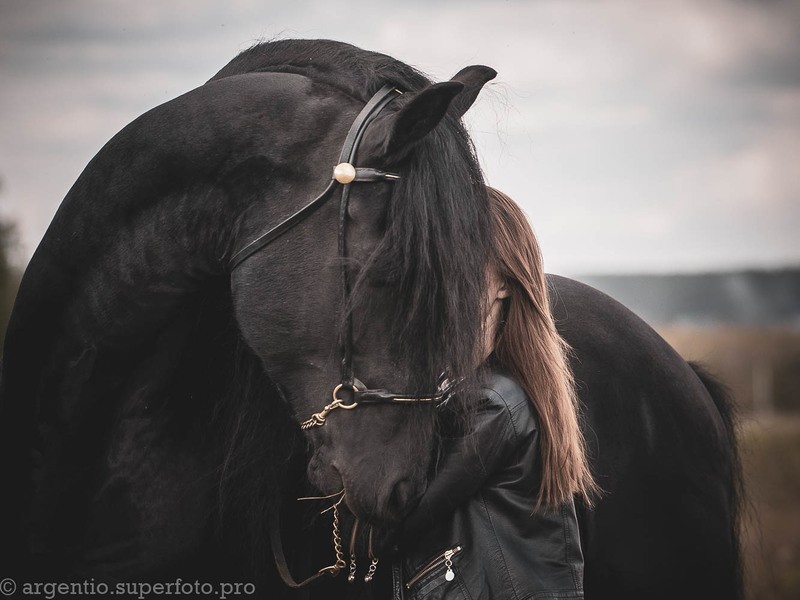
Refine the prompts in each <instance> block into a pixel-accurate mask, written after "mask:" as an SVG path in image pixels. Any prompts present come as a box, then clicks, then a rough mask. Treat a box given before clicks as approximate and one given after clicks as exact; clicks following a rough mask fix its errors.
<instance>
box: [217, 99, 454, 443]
mask: <svg viewBox="0 0 800 600" xmlns="http://www.w3.org/2000/svg"><path fill="white" fill-rule="evenodd" d="M401 94H402V92H401V91H400V90H398V89H396V88H394V87H393V86H391V85H385V86H383V87H382V88H381V89H380V90H379V91H378V92H377V93H376V94H375V95H374V96H373V97H372V98H371V99H370V101H369V102H367V104H366V105H365V106H364V108H363V109H362V110H361V112H360V113H359V114H358V116H357V117H356V119H355V121H353V124H352V125H351V126H350V130H349V131H348V133H347V137H346V138H345V140H344V144H343V145H342V151H341V153H340V154H339V163H338V164H337V165H336V166H335V167H334V168H333V175H332V177H331V181H330V183H329V184H328V186H327V187H326V188H325V189H324V190H323V191H322V193H321V194H320V195H319V196H317V197H316V198H314V199H313V200H312V201H311V202H309V203H308V204H306V205H305V206H303V207H302V208H301V209H300V210H298V211H297V212H296V213H294V214H293V215H291V216H290V217H288V218H286V219H285V220H283V221H281V222H280V223H278V224H277V225H275V226H274V227H273V228H272V229H269V230H268V231H266V232H265V233H263V234H261V235H260V236H258V237H257V238H256V239H254V240H253V241H252V242H250V243H249V244H247V245H246V246H245V247H244V248H241V249H240V250H238V251H237V252H236V253H235V254H234V255H233V257H231V259H230V261H229V263H228V268H229V270H230V271H231V272H233V270H234V269H236V268H237V267H238V266H239V265H241V264H242V262H244V260H245V259H247V258H249V257H250V256H252V255H253V254H255V253H256V252H258V251H259V250H262V249H263V248H265V247H266V246H267V245H268V244H270V243H271V242H273V241H275V240H276V239H277V238H279V237H280V236H281V235H283V234H284V233H286V232H287V231H289V230H290V229H292V228H293V227H295V226H296V225H298V224H299V223H300V222H302V221H303V220H305V219H306V218H307V217H308V216H310V215H311V214H313V213H314V212H315V211H316V210H317V209H318V208H319V207H321V206H322V205H323V204H325V203H326V201H327V200H328V199H329V198H330V197H331V196H332V195H333V194H332V192H333V190H334V188H335V187H336V185H337V184H340V185H341V186H342V195H341V199H340V200H339V244H338V246H339V258H340V261H339V263H340V265H341V277H342V291H343V298H344V300H343V302H344V305H346V303H347V300H348V298H349V296H350V278H349V275H348V270H347V261H346V260H345V259H346V258H347V235H346V234H347V207H348V203H349V200H350V185H351V184H352V183H358V182H379V181H392V182H393V181H397V180H398V179H400V176H399V175H398V174H397V173H389V172H386V171H381V170H379V169H371V168H363V167H355V166H353V162H354V161H355V157H356V153H357V152H358V145H359V143H360V142H361V138H362V136H363V135H364V131H365V130H366V129H367V126H368V125H369V124H370V123H372V122H373V121H374V120H375V118H376V117H377V116H378V115H379V114H380V112H381V111H382V110H383V109H384V108H385V107H386V106H387V105H388V104H389V103H390V102H391V101H392V100H394V99H395V98H397V97H398V96H400V95H401ZM344 318H345V333H344V336H342V338H341V339H340V341H339V351H340V354H341V356H342V363H341V373H342V380H341V383H339V384H338V385H337V386H336V387H335V388H334V390H333V394H332V396H333V400H332V402H331V403H330V404H328V405H326V406H325V407H324V408H323V409H322V410H321V411H320V412H318V413H315V414H314V415H312V416H311V418H310V419H308V420H306V421H304V422H303V423H302V424H301V427H302V429H312V428H314V427H322V426H323V425H324V424H325V419H326V417H327V416H328V414H329V413H330V412H331V411H332V410H334V409H337V408H342V409H345V410H352V409H354V408H357V407H359V406H362V405H367V404H389V403H393V404H409V403H411V404H419V403H431V404H433V405H434V406H441V405H443V404H444V403H445V402H447V400H448V399H449V398H450V396H451V394H452V392H453V388H454V385H453V384H452V383H451V382H449V381H448V380H447V379H442V380H441V381H440V384H439V386H438V388H437V390H436V391H435V392H434V393H432V394H428V395H409V394H395V393H392V392H388V391H386V390H381V389H366V386H364V384H362V383H361V382H360V381H358V380H357V379H356V378H355V377H354V375H353V359H352V357H353V320H352V316H351V314H350V312H349V311H347V312H346V314H345V317H344ZM343 391H346V392H349V396H350V398H348V399H344V398H340V397H339V393H340V392H343Z"/></svg>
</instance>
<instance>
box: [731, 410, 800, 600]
mask: <svg viewBox="0 0 800 600" xmlns="http://www.w3.org/2000/svg"><path fill="white" fill-rule="evenodd" d="M740 441H741V450H742V463H743V467H744V477H745V487H746V490H747V500H748V502H747V508H746V511H745V518H744V535H743V551H744V559H745V578H746V582H747V589H748V594H747V597H748V598H749V599H750V600H766V599H773V600H790V599H791V600H797V599H798V598H800V416H798V415H794V416H787V415H784V416H772V417H767V418H761V419H758V420H755V419H745V420H743V422H742V426H741V429H740Z"/></svg>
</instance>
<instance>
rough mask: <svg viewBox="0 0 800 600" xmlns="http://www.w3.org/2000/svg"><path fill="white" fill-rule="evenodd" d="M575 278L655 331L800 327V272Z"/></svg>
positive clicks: (741, 272) (777, 271)
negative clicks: (700, 327) (674, 326)
mask: <svg viewBox="0 0 800 600" xmlns="http://www.w3.org/2000/svg"><path fill="white" fill-rule="evenodd" d="M573 278H574V279H577V280H578V281H582V282H584V283H586V284H588V285H591V286H592V287H595V288H597V289H599V290H601V291H603V292H605V293H606V294H608V295H609V296H612V297H613V298H615V299H616V300H618V301H619V302H621V303H622V304H624V305H625V306H627V307H628V308H630V309H631V310H632V311H633V312H635V313H636V314H638V315H639V316H640V317H642V318H643V319H644V320H645V321H647V322H648V323H650V324H651V325H672V324H694V325H717V324H731V325H745V326H747V325H753V326H755V325H760V326H763V325H784V326H786V325H789V326H795V327H800V267H798V268H792V269H782V270H775V271H738V272H724V273H704V274H692V275H587V276H577V277H573Z"/></svg>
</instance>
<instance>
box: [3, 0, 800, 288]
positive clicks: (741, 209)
mask: <svg viewBox="0 0 800 600" xmlns="http://www.w3.org/2000/svg"><path fill="white" fill-rule="evenodd" d="M276 38H329V39H336V40H341V41H345V42H349V43H352V44H355V45H357V46H361V47H363V48H366V49H369V50H375V51H379V52H384V53H386V54H389V55H391V56H394V57H395V58H398V59H400V60H402V61H404V62H406V63H409V64H411V65H413V66H415V67H417V68H418V69H420V70H421V71H423V72H425V73H427V74H428V75H429V76H431V77H432V78H433V79H434V80H437V81H438V80H444V79H448V78H449V77H451V76H452V75H453V74H455V73H456V72H457V71H459V70H460V69H461V68H462V67H464V66H466V65H469V64H486V65H489V66H491V67H493V68H495V69H496V70H497V71H498V73H499V75H498V77H497V79H496V80H495V81H494V82H492V83H491V84H490V85H489V86H487V88H486V89H485V91H484V92H482V94H481V96H480V97H479V99H478V102H477V103H476V105H475V106H474V107H473V108H472V109H471V111H470V112H469V113H468V114H467V117H466V121H467V125H468V127H469V129H470V132H471V134H472V136H473V139H474V141H475V144H476V148H477V151H478V155H479V157H480V159H481V163H482V166H483V169H484V172H485V174H486V178H487V181H488V182H489V183H490V184H491V185H494V186H495V187H498V188H500V189H502V190H503V191H505V192H507V193H508V194H510V195H511V196H512V197H513V198H515V199H516V200H517V201H518V202H519V203H520V204H521V205H522V207H523V208H524V209H525V211H526V213H527V214H528V216H529V218H530V220H531V223H532V225H533V227H534V229H535V231H536V233H537V235H538V237H539V240H540V242H541V244H542V247H543V252H544V256H545V266H546V268H547V270H548V271H550V272H553V273H560V274H564V275H579V274H600V273H627V272H698V271H711V270H732V269H740V268H780V267H785V266H797V265H800V0H791V1H789V0H764V1H755V0H753V1H743V0H742V1H735V0H704V1H697V0H669V1H658V0H650V1H640V2H634V1H631V0H603V1H599V0H534V1H521V0H518V1H513V0H509V1H498V0H440V1H435V0H427V1H424V2H423V1H420V0H404V1H403V2H386V1H382V0H371V1H363V2H362V1H358V2H356V1H349V0H341V1H340V2H322V1H319V0H294V1H289V0H283V1H281V2H272V1H268V0H260V1H259V0H225V1H210V0H170V1H169V2H163V1H161V0H157V1H153V0H137V1H134V2H131V1H130V0H125V1H116V0H0V216H2V217H3V218H5V219H6V220H11V221H14V222H15V223H16V224H17V230H18V237H19V249H18V252H17V254H18V262H20V264H23V265H24V264H25V263H26V262H27V260H28V259H29V257H30V255H31V254H32V252H33V251H34V249H35V248H36V246H37V244H38V243H39V241H40V240H41V238H42V235H43V234H44V232H45V230H46V228H47V226H48V224H49V222H50V220H51V219H52V217H53V215H54V213H55V211H56V209H57V208H58V205H59V203H60V202H61V200H62V198H63V197H64V195H65V194H66V193H67V191H68V190H69V188H70V186H71V185H72V184H73V183H74V181H75V180H76V179H77V177H78V175H79V174H80V172H81V171H82V170H83V168H84V167H85V166H86V164H87V163H88V162H89V160H90V159H91V158H92V156H94V154H95V153H96V152H97V151H98V150H99V149H100V148H101V147H102V145H103V144H104V143H105V142H106V141H108V140H109V139H110V138H111V137H112V136H113V135H114V134H115V133H116V132H117V131H119V130H120V129H122V128H123V127H124V126H125V125H127V124H128V123H129V122H130V121H132V120H133V119H135V118H136V117H137V116H139V115H140V114H142V113H143V112H145V111H146V110H148V109H150V108H153V107H155V106H157V105H159V104H161V103H163V102H166V101H168V100H170V99H172V98H174V97H176V96H178V95H180V94H182V93H184V92H186V91H189V90H191V89H193V88H195V87H197V86H199V85H202V84H203V83H204V82H205V81H206V80H208V79H209V78H210V77H211V76H212V75H213V74H214V73H215V72H216V71H217V70H218V69H219V68H221V67H222V66H223V65H224V64H225V63H227V62H228V61H229V60H230V59H231V58H233V57H234V56H235V55H236V54H237V53H238V52H240V51H241V50H244V49H246V48H248V47H249V46H251V45H252V44H254V43H256V42H258V41H261V40H269V39H276ZM87 235H90V232H87Z"/></svg>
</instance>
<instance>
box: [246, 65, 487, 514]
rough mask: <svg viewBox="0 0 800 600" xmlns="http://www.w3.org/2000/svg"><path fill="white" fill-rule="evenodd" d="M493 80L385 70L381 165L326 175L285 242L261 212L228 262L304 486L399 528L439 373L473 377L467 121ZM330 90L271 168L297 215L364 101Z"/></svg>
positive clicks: (476, 301) (477, 224) (472, 214)
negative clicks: (280, 403) (370, 173)
mask: <svg viewBox="0 0 800 600" xmlns="http://www.w3.org/2000/svg"><path fill="white" fill-rule="evenodd" d="M377 56H380V55H377ZM367 58H368V59H373V56H372V55H371V56H368V57H367ZM383 59H385V57H381V60H383ZM395 64H396V63H395ZM393 66H394V65H393ZM406 69H407V68H403V69H401V70H403V71H406ZM406 72H407V71H406ZM494 74H495V73H494V71H493V70H491V69H489V68H487V67H480V66H475V67H467V68H465V69H463V70H462V71H461V72H459V73H458V74H457V75H456V76H455V77H454V78H453V79H452V80H450V81H446V82H442V83H438V84H431V83H428V82H422V81H419V80H418V79H416V78H414V80H413V81H409V80H408V78H406V80H405V81H398V80H396V79H395V80H392V79H391V77H390V78H389V79H388V81H385V82H386V83H389V84H391V85H394V86H396V87H397V88H398V90H399V91H393V92H388V93H389V94H390V95H392V96H394V97H391V98H389V101H388V102H387V103H386V104H385V106H384V107H383V108H382V109H381V110H380V111H379V112H376V113H374V114H373V115H372V120H371V121H370V122H369V123H368V124H367V125H366V126H365V129H364V131H363V138H362V139H361V140H360V144H358V147H357V149H354V160H353V162H354V163H355V167H357V168H358V169H363V168H367V169H374V170H377V171H379V172H381V173H388V175H387V176H385V177H379V178H378V179H377V180H374V177H372V178H368V180H367V181H358V180H356V181H353V182H352V183H349V185H348V187H349V189H348V190H347V191H346V192H345V191H344V190H342V189H340V187H337V186H336V185H335V184H331V185H332V186H333V188H332V189H331V190H329V191H327V193H328V194H329V197H325V198H321V200H320V201H319V207H318V208H317V207H315V209H314V210H315V212H314V214H313V215H311V216H306V217H304V218H303V220H302V221H298V222H292V223H291V225H290V226H287V228H286V229H285V230H283V229H281V230H280V234H279V237H272V236H271V235H270V232H272V231H274V230H275V228H276V227H277V228H280V227H281V224H282V223H283V221H281V220H280V219H278V218H276V215H275V214H274V211H271V210H269V208H268V207H254V209H253V210H251V211H250V212H249V213H248V215H249V216H248V219H247V221H246V223H243V224H242V227H241V229H240V230H239V234H238V236H237V239H236V241H235V243H234V245H233V248H237V249H240V248H245V249H246V248H248V246H250V245H252V244H253V242H252V241H251V240H256V241H258V240H259V239H260V238H259V235H262V236H263V234H262V233H261V232H263V231H267V232H268V234H267V237H269V238H270V239H269V241H268V243H263V244H262V243H256V244H255V246H256V247H257V249H253V250H248V251H247V258H246V259H242V258H241V257H239V258H238V259H237V263H236V267H235V268H234V269H233V274H232V278H231V290H232V295H233V304H234V310H235V315H236V320H237V322H238V325H239V327H240V330H241V332H242V335H243V337H244V339H245V340H246V342H247V344H248V345H249V346H250V347H251V348H252V349H253V351H254V352H255V353H256V354H257V355H258V357H259V358H260V360H261V361H262V363H263V366H264V369H265V370H266V372H267V373H268V374H269V376H270V378H271V379H272V380H273V382H274V383H275V384H276V385H277V386H278V389H279V390H280V391H281V393H282V395H283V396H284V397H285V399H286V400H287V401H288V402H289V404H290V405H291V407H292V411H293V413H294V415H295V418H296V419H297V420H298V421H300V422H305V421H308V424H307V427H306V434H307V439H308V442H309V443H310V447H311V460H310V462H309V466H308V476H309V478H310V480H311V482H312V483H314V484H315V485H316V487H318V488H319V489H320V490H321V491H322V492H324V493H335V492H338V491H340V490H343V491H344V499H345V502H346V503H347V504H348V506H349V507H350V509H351V510H352V511H353V512H354V514H356V515H357V516H358V517H359V518H363V519H365V520H367V521H369V522H371V523H377V524H381V525H391V524H394V523H396V522H397V521H398V520H399V519H400V518H401V517H402V516H403V514H404V513H405V512H406V511H407V510H408V509H409V508H410V507H412V506H413V502H414V500H415V499H416V498H418V497H419V496H420V495H421V493H422V492H423V491H424V489H425V476H426V473H427V469H428V465H429V460H430V457H431V456H432V452H431V451H432V444H433V441H434V435H433V429H434V424H435V417H436V409H435V408H434V405H436V401H435V400H437V399H441V398H439V397H438V396H437V389H438V384H439V382H440V376H441V375H442V373H447V374H448V375H449V376H450V377H451V378H456V377H457V378H459V379H461V378H462V377H464V378H465V379H466V380H467V381H470V380H471V372H472V371H473V370H474V348H475V347H476V344H477V342H476V340H477V339H478V336H479V333H480V331H481V323H480V317H479V315H480V302H481V297H482V296H481V294H482V292H481V290H482V286H483V278H482V273H483V272H484V260H485V257H486V255H487V253H486V244H487V240H488V234H487V230H486V226H485V224H486V222H487V219H486V213H485V210H486V205H485V197H484V192H483V185H482V183H481V179H480V171H479V169H478V167H477V165H476V163H475V160H474V156H473V153H472V150H471V146H470V144H469V140H468V138H467V136H466V134H465V133H464V130H463V128H462V126H461V125H460V117H461V115H462V114H463V113H464V112H465V111H466V110H467V109H468V108H469V106H470V105H471V104H472V103H473V102H474V100H475V98H476V96H477V95H478V92H479V91H480V89H481V87H482V86H483V85H484V84H485V83H486V81H488V80H489V79H491V78H492V77H494ZM333 85H334V87H336V84H335V83H334V84H333ZM400 92H402V93H400ZM327 94H328V95H327V96H326V97H325V98H324V99H323V100H320V98H319V97H317V96H314V97H313V101H311V102H310V101H309V100H308V96H307V94H306V95H304V96H303V97H301V98H300V99H299V100H296V101H295V104H294V106H296V107H302V108H299V109H295V110H296V111H297V112H296V113H295V114H296V116H295V115H294V114H293V115H292V117H291V118H292V119H293V120H295V121H305V122H306V123H308V124H311V123H314V125H313V126H309V130H310V131H311V132H313V137H309V138H307V139H303V140H296V139H295V140H294V141H293V143H294V144H295V146H296V145H298V143H299V144H300V145H301V146H302V147H303V151H302V152H298V153H297V154H296V155H287V156H286V157H285V159H284V160H285V166H284V167H283V168H284V169H285V172H284V173H280V174H276V175H274V176H275V177H282V178H285V179H286V183H285V184H284V189H285V190H287V192H289V197H290V198H291V205H292V207H293V210H298V209H300V208H301V207H302V206H303V205H304V204H305V202H306V201H307V200H309V199H311V198H313V197H314V196H315V195H316V193H315V192H314V190H320V189H322V188H323V187H324V185H323V182H324V179H323V178H324V177H325V176H328V177H330V172H331V170H332V168H333V166H334V165H335V164H336V162H337V161H336V160H335V157H337V156H338V155H339V152H340V150H341V146H342V144H343V142H344V140H345V138H347V137H348V136H347V133H348V129H347V127H348V126H349V125H350V124H351V123H352V122H353V121H354V119H356V120H358V119H357V117H356V115H358V114H359V111H361V110H362V108H363V107H364V102H363V100H355V101H354V99H353V98H352V97H347V96H343V95H342V94H341V93H336V92H335V90H333V91H331V90H328V91H327ZM361 94H362V95H363V94H364V92H363V91H362V92H361ZM367 99H369V98H368V97H367ZM285 135H287V136H290V137H294V136H297V132H295V131H287V132H286V134H285ZM309 148H313V150H312V151H310V152H309ZM315 186H316V187H315ZM343 193H346V194H347V195H348V196H347V198H346V200H341V195H342V194H343ZM289 214H291V213H289ZM239 252H240V253H241V252H242V250H239ZM353 383H354V385H353ZM364 387H366V388H369V390H371V392H372V393H370V392H367V393H364ZM375 390H378V391H377V392H376V391H375ZM387 398H388V399H387ZM400 398H402V399H408V398H422V399H423V400H421V401H419V402H413V401H412V402H405V401H397V400H398V399H400ZM370 400H372V401H370ZM381 400H384V401H383V402H381ZM392 400H395V401H392ZM324 407H328V408H327V409H326V410H325V411H324V412H322V413H321V411H323V408H324ZM342 407H347V408H350V410H344V409H343V408H342ZM315 414H316V415H319V416H318V417H317V420H318V421H319V422H316V423H314V422H313V421H312V420H311V417H312V415H315Z"/></svg>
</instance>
